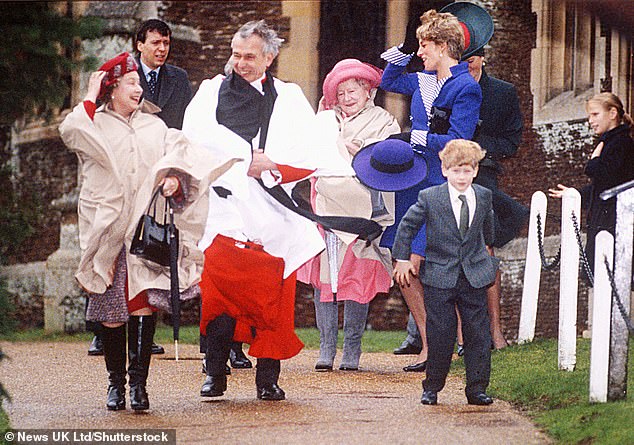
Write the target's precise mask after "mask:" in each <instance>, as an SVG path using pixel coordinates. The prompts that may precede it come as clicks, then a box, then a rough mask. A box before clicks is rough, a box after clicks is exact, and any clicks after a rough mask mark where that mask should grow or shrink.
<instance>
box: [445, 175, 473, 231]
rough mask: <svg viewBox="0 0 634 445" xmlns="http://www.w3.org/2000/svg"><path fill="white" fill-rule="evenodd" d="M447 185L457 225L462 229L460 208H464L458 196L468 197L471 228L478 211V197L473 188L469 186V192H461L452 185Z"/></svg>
mask: <svg viewBox="0 0 634 445" xmlns="http://www.w3.org/2000/svg"><path fill="white" fill-rule="evenodd" d="M447 185H448V186H449V199H450V200H451V208H452V210H453V215H454V217H455V218H456V225H457V226H458V227H460V208H461V207H462V201H460V198H458V196H460V195H465V196H466V197H467V205H468V206H469V227H471V222H472V221H473V216H474V215H475V209H476V197H475V191H474V190H473V187H471V186H469V188H468V189H467V190H465V191H464V192H460V191H458V190H457V189H456V188H455V187H454V186H452V185H451V184H449V183H447Z"/></svg>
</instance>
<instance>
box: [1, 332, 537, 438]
mask: <svg viewBox="0 0 634 445" xmlns="http://www.w3.org/2000/svg"><path fill="white" fill-rule="evenodd" d="M0 346H1V347H2V350H3V351H4V352H5V353H6V354H7V355H8V356H9V357H10V359H9V360H4V361H3V362H2V363H1V364H0V381H2V383H3V384H4V385H5V387H6V388H7V390H8V391H9V393H10V395H11V397H12V399H13V400H12V402H11V403H6V404H5V409H6V410H7V412H8V413H9V416H10V419H11V424H12V427H13V428H20V429H22V428H68V429H70V428H160V429H165V428H176V430H177V442H178V444H213V443H218V444H264V443H265V444H271V443H279V444H296V443H309V444H312V443H319V444H356V443H359V444H361V443H362V444H383V443H390V444H410V443H412V444H414V443H416V444H420V443H429V444H487V445H493V444H522V445H524V444H541V443H550V441H549V439H548V438H547V437H546V436H545V435H544V434H543V433H541V432H540V431H539V430H538V429H537V428H536V427H535V426H534V425H533V424H532V423H531V422H530V421H529V420H528V419H527V418H526V417H524V416H522V415H520V414H519V413H518V412H517V411H516V410H514V409H513V408H512V407H511V406H510V405H509V404H508V403H505V402H503V401H500V400H496V401H495V403H494V404H493V405H491V406H488V407H476V406H470V405H467V404H466V400H465V397H464V393H463V384H462V381H461V379H459V378H453V379H450V380H449V381H448V385H447V387H446V388H445V389H444V390H443V391H442V392H441V393H440V394H439V405H437V406H423V405H421V404H420V394H421V376H422V374H416V373H405V372H403V371H402V370H401V368H402V367H403V366H404V365H406V364H408V362H409V361H410V360H411V357H412V356H409V357H408V356H405V357H403V356H394V355H392V354H385V353H366V354H364V355H363V356H362V357H361V371H360V372H344V371H334V372H328V373H316V372H314V371H313V366H314V364H315V361H316V359H317V355H318V352H317V351H313V350H306V351H303V352H302V353H301V354H299V355H298V356H297V357H294V358H293V359H291V360H287V361H284V362H282V375H281V377H280V386H281V387H282V388H283V389H284V390H285V391H286V396H287V400H285V401H282V402H265V401H260V400H256V398H255V383H254V377H255V370H252V369H250V370H234V371H233V375H232V376H230V377H229V382H228V386H229V388H228V391H227V392H226V393H225V395H224V396H223V397H220V398H214V399H209V398H202V397H200V396H199V391H200V386H201V384H202V381H203V374H202V373H201V371H200V367H201V360H200V359H201V355H200V354H199V353H198V348H197V347H196V346H193V345H183V346H181V348H180V349H181V358H182V360H180V361H179V362H175V361H174V360H173V350H172V348H171V347H170V346H169V345H166V349H167V354H166V355H164V356H154V358H153V361H152V365H151V367H150V378H149V382H148V392H149V395H150V410H149V411H147V412H145V413H141V414H137V413H134V412H133V411H132V410H130V409H127V410H126V411H119V412H109V411H107V410H106V409H105V396H106V392H105V388H106V372H105V366H104V363H103V358H102V357H88V356H87V355H86V348H87V346H88V345H87V344H83V343H8V342H2V343H0Z"/></svg>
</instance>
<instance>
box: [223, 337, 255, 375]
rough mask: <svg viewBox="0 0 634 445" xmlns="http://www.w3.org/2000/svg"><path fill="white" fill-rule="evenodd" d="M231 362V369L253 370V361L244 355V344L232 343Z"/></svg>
mask: <svg viewBox="0 0 634 445" xmlns="http://www.w3.org/2000/svg"><path fill="white" fill-rule="evenodd" d="M229 362H230V363H231V367H232V368H235V369H248V368H253V364H252V363H251V360H249V359H248V358H247V356H246V355H244V352H243V351H242V343H241V342H239V341H234V342H232V343H231V351H230V352H229Z"/></svg>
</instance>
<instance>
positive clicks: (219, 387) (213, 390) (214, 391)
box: [200, 375, 227, 397]
mask: <svg viewBox="0 0 634 445" xmlns="http://www.w3.org/2000/svg"><path fill="white" fill-rule="evenodd" d="M226 390H227V376H226V375H208V376H207V377H206V378H205V381H204V382H203V386H202V388H200V395H201V396H203V397H219V396H221V395H223V394H224V393H225V391H226Z"/></svg>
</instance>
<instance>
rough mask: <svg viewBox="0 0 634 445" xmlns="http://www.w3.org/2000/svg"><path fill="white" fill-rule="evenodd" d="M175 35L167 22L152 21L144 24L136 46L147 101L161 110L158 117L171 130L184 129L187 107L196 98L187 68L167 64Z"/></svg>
mask: <svg viewBox="0 0 634 445" xmlns="http://www.w3.org/2000/svg"><path fill="white" fill-rule="evenodd" d="M171 36H172V31H171V30H170V28H169V26H168V25H167V23H165V22H163V21H161V20H158V19H150V20H147V21H145V22H143V23H142V24H141V27H140V28H139V30H138V32H137V34H136V39H135V46H136V50H137V52H138V54H139V58H138V61H139V70H138V72H139V78H140V79H141V87H143V98H144V99H147V100H149V101H150V102H152V103H154V104H156V105H158V106H159V107H160V108H161V111H160V112H159V113H157V116H158V117H160V118H161V119H163V121H164V122H165V124H166V125H167V126H168V127H169V128H177V129H179V130H180V129H181V128H182V127H183V115H184V114H185V108H187V105H188V104H189V101H190V100H191V98H192V88H191V85H190V83H189V78H188V77H187V72H186V71H185V70H184V69H182V68H179V67H177V66H174V65H170V64H168V63H166V61H167V57H168V55H169V51H170V43H171Z"/></svg>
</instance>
